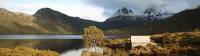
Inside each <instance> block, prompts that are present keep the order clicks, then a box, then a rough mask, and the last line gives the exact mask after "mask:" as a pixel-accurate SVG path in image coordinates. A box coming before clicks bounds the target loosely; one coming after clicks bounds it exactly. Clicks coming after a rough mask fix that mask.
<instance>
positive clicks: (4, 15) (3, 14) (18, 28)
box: [0, 8, 47, 34]
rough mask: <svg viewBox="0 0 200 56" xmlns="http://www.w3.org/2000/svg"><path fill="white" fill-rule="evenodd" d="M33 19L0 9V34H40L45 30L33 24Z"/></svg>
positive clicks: (22, 14) (26, 15)
mask: <svg viewBox="0 0 200 56" xmlns="http://www.w3.org/2000/svg"><path fill="white" fill-rule="evenodd" d="M34 20H35V17H33V16H31V15H28V14H24V13H18V12H11V11H8V10H6V9H3V8H0V21H1V22H0V34H41V33H47V32H46V31H45V29H43V28H41V27H40V26H39V25H37V24H36V23H34Z"/></svg>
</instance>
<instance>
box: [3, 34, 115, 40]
mask: <svg viewBox="0 0 200 56" xmlns="http://www.w3.org/2000/svg"><path fill="white" fill-rule="evenodd" d="M116 36H117V35H112V36H106V38H113V37H116ZM0 39H82V35H0Z"/></svg>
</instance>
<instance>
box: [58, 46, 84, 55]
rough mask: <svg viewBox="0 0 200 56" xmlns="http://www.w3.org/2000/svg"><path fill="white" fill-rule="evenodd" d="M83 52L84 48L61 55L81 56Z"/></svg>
mask: <svg viewBox="0 0 200 56" xmlns="http://www.w3.org/2000/svg"><path fill="white" fill-rule="evenodd" d="M82 51H83V48H81V49H77V50H70V51H67V52H64V53H63V54H61V56H81V52H82Z"/></svg>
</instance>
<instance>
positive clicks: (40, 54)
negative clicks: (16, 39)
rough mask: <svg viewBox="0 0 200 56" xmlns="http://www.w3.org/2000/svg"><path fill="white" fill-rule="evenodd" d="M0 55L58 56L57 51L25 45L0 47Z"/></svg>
mask: <svg viewBox="0 0 200 56" xmlns="http://www.w3.org/2000/svg"><path fill="white" fill-rule="evenodd" d="M0 56H60V55H59V54H58V53H57V52H54V51H49V50H37V49H32V48H27V47H16V48H12V49H11V48H0Z"/></svg>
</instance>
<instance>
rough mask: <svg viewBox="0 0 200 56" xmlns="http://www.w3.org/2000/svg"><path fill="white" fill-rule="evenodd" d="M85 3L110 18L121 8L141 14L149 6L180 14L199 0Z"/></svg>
mask: <svg viewBox="0 0 200 56" xmlns="http://www.w3.org/2000/svg"><path fill="white" fill-rule="evenodd" d="M85 3H87V4H89V5H93V6H97V7H102V8H104V15H105V16H111V15H112V14H113V13H114V12H115V11H116V10H118V9H119V8H122V7H128V8H130V9H133V11H135V12H143V11H144V10H145V9H146V8H147V7H149V6H151V5H156V6H158V7H162V8H163V10H165V11H171V12H180V11H182V10H184V9H188V8H191V7H195V6H198V5H200V0H86V1H85Z"/></svg>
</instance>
